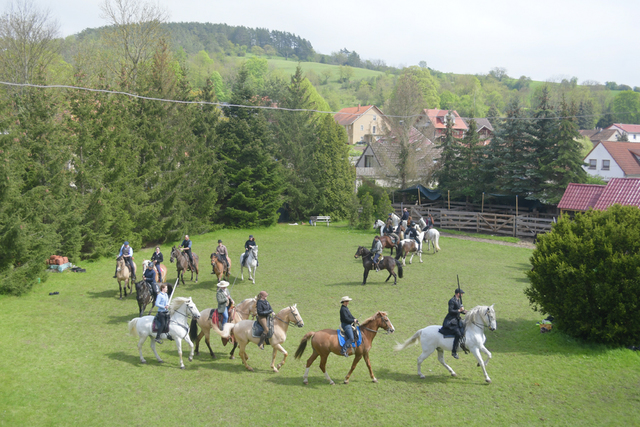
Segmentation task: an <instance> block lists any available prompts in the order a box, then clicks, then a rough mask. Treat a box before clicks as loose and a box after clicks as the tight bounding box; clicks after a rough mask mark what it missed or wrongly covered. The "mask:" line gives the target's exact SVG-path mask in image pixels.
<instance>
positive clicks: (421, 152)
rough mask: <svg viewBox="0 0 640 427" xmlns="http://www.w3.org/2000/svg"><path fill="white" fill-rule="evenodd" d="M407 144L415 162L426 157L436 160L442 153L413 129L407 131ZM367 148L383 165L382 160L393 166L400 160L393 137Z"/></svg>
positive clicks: (383, 139)
mask: <svg viewBox="0 0 640 427" xmlns="http://www.w3.org/2000/svg"><path fill="white" fill-rule="evenodd" d="M409 144H410V147H411V148H412V149H413V151H412V153H411V155H412V156H415V157H416V159H417V160H422V159H424V158H425V157H427V156H431V157H432V158H437V157H439V154H440V151H442V150H440V149H438V148H437V147H436V146H435V144H434V143H433V142H431V140H430V139H429V138H427V137H426V136H424V135H423V134H422V133H420V131H418V130H417V129H416V128H414V127H412V128H411V130H410V131H409ZM369 146H370V147H371V149H372V150H373V153H374V154H375V156H376V158H377V160H378V163H380V164H383V163H382V161H383V159H384V158H388V159H389V161H390V162H391V163H392V164H393V165H397V164H398V160H399V158H400V144H398V143H397V142H395V138H394V136H393V135H390V136H387V137H382V138H379V139H378V140H377V141H375V142H372V143H371V144H369Z"/></svg>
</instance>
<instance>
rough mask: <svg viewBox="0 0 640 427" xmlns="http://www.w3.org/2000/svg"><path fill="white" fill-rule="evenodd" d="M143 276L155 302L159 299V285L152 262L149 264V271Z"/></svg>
mask: <svg viewBox="0 0 640 427" xmlns="http://www.w3.org/2000/svg"><path fill="white" fill-rule="evenodd" d="M142 275H143V276H144V281H145V282H146V283H147V284H148V285H149V287H150V288H151V295H153V300H154V301H155V300H156V299H157V298H158V284H157V283H156V271H155V270H154V268H153V263H152V262H150V263H149V264H147V269H146V270H145V271H144V273H142Z"/></svg>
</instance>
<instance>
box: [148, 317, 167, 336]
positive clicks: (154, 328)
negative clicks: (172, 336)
mask: <svg viewBox="0 0 640 427" xmlns="http://www.w3.org/2000/svg"><path fill="white" fill-rule="evenodd" d="M170 324H171V316H169V314H167V324H166V325H165V327H164V331H162V332H160V333H161V334H168V333H169V325H170ZM151 331H152V332H153V333H158V315H157V314H156V316H155V317H154V318H153V323H152V324H151Z"/></svg>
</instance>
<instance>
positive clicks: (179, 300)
mask: <svg viewBox="0 0 640 427" xmlns="http://www.w3.org/2000/svg"><path fill="white" fill-rule="evenodd" d="M188 300H189V298H185V297H175V298H174V299H173V300H171V304H169V312H170V314H173V313H174V312H175V311H176V310H178V309H179V308H180V306H181V305H183V304H184V303H185V302H187V301H188Z"/></svg>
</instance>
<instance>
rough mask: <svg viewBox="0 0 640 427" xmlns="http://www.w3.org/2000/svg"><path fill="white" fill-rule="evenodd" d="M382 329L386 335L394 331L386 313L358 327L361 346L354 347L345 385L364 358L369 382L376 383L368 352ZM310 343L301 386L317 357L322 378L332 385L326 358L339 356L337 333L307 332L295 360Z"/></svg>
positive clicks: (332, 330)
mask: <svg viewBox="0 0 640 427" xmlns="http://www.w3.org/2000/svg"><path fill="white" fill-rule="evenodd" d="M380 328H382V329H384V330H385V331H387V333H393V331H394V330H395V329H394V328H393V325H392V324H391V321H390V320H389V317H388V316H387V313H385V312H384V311H379V312H377V313H376V314H374V315H373V316H371V317H370V318H368V319H367V320H365V321H364V322H362V325H360V332H361V333H362V344H360V346H358V347H356V349H355V356H356V357H355V359H353V364H352V365H351V369H350V370H349V373H348V374H347V376H346V377H345V379H344V383H345V384H349V377H351V374H352V373H353V370H354V369H356V365H357V364H358V362H359V361H360V359H361V358H363V357H364V361H365V363H366V364H367V368H369V375H370V376H371V380H372V381H373V382H374V383H377V382H378V379H377V378H376V377H375V375H373V370H372V369H371V361H370V360H369V350H371V345H372V344H373V339H374V338H375V337H376V335H377V334H378V329H380ZM309 341H311V348H313V354H312V355H311V357H309V359H307V368H306V370H305V371H304V377H303V379H302V383H303V384H308V383H309V381H308V380H307V377H308V376H309V368H310V367H311V365H313V362H314V361H315V360H316V358H317V357H318V356H320V370H321V371H322V372H323V373H324V377H325V378H326V379H327V381H329V384H331V385H333V384H334V382H333V380H332V379H331V378H330V377H329V374H328V373H327V358H328V357H329V354H330V353H334V354H337V355H338V356H340V355H341V351H342V347H341V346H340V343H339V342H338V332H337V331H336V329H323V330H321V331H318V332H309V333H308V334H306V335H305V336H304V337H302V340H301V341H300V345H299V346H298V349H297V350H296V354H295V356H294V357H295V358H296V359H300V357H301V356H302V354H303V353H304V350H305V348H306V347H307V342H309ZM349 354H350V355H352V354H354V352H353V348H349Z"/></svg>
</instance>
